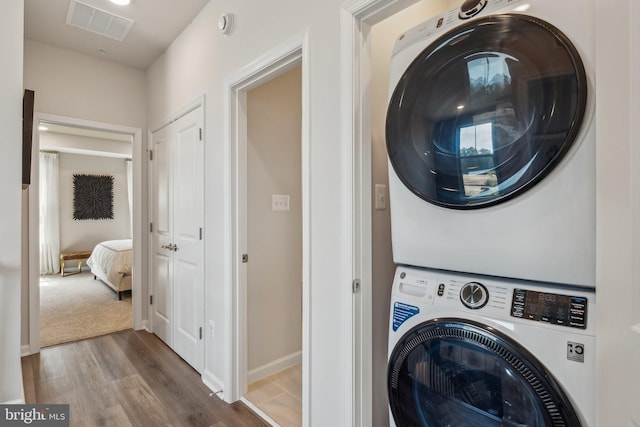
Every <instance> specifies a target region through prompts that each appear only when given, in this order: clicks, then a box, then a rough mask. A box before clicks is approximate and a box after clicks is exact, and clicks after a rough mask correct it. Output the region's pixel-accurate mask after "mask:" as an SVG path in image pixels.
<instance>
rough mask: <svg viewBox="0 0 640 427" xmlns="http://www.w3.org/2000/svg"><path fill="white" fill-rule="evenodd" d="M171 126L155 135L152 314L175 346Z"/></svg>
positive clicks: (156, 325) (157, 326)
mask: <svg viewBox="0 0 640 427" xmlns="http://www.w3.org/2000/svg"><path fill="white" fill-rule="evenodd" d="M169 131H170V128H169V126H167V127H164V128H162V129H160V130H159V131H157V132H155V133H154V134H153V136H152V142H151V146H152V153H153V157H152V158H153V163H152V179H151V204H152V221H151V223H152V231H151V233H152V238H151V274H150V277H151V283H152V287H153V288H152V300H151V317H152V323H153V332H154V333H155V334H156V335H157V336H158V337H160V339H161V340H163V341H164V342H165V343H167V345H168V346H170V347H172V346H173V325H172V320H173V283H172V281H173V257H172V251H171V250H170V246H169V245H170V243H171V241H172V239H173V209H172V207H173V192H172V180H171V179H170V178H171V157H172V156H171V142H170V138H169Z"/></svg>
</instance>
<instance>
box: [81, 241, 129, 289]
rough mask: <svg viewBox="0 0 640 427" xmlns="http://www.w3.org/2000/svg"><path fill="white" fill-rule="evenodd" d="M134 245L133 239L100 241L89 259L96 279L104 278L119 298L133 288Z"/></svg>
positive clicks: (88, 263)
mask: <svg viewBox="0 0 640 427" xmlns="http://www.w3.org/2000/svg"><path fill="white" fill-rule="evenodd" d="M132 263H133V246H132V241H131V239H125V240H107V241H104V242H100V243H98V244H97V245H96V247H95V248H94V249H93V251H92V252H91V256H90V257H89V259H87V265H88V266H89V268H91V273H93V278H94V280H95V279H96V278H98V279H100V280H102V281H103V282H104V283H105V284H107V285H108V286H109V287H110V288H111V289H113V290H114V291H115V292H116V294H117V296H118V299H119V300H121V299H122V293H123V292H124V291H128V290H130V289H131V266H132Z"/></svg>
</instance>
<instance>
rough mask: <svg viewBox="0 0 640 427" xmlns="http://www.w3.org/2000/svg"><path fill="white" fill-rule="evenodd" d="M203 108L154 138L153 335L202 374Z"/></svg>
mask: <svg viewBox="0 0 640 427" xmlns="http://www.w3.org/2000/svg"><path fill="white" fill-rule="evenodd" d="M202 125H203V111H202V107H199V108H197V109H196V110H193V111H191V112H190V113H188V114H186V115H184V116H182V117H180V118H179V119H177V120H176V121H174V122H172V123H171V124H169V125H167V126H166V127H165V128H163V129H161V130H159V131H157V132H155V133H154V134H153V141H152V147H153V160H152V169H153V173H152V181H153V182H152V210H153V225H152V234H153V238H152V241H153V242H152V270H153V271H152V278H153V283H152V286H153V291H152V295H153V302H152V305H151V312H152V319H153V331H154V333H155V334H156V335H158V337H160V338H161V339H162V340H163V341H164V342H165V343H167V345H169V346H170V347H171V348H172V349H173V350H174V351H175V352H176V353H178V354H179V355H180V356H181V357H182V358H183V359H184V360H186V361H187V362H188V363H189V364H191V365H192V366H193V367H194V368H195V369H196V370H198V371H201V370H202V366H203V360H204V345H203V335H202V333H203V332H202V331H203V325H204V303H203V301H204V240H203V233H204V230H203V224H204V204H203V200H204V191H203V187H204V185H203V184H204V168H203V162H204V147H203V142H202Z"/></svg>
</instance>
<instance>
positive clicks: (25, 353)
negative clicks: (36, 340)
mask: <svg viewBox="0 0 640 427" xmlns="http://www.w3.org/2000/svg"><path fill="white" fill-rule="evenodd" d="M30 354H31V346H30V345H28V344H27V345H23V346H22V347H20V355H21V356H23V357H24V356H29V355H30Z"/></svg>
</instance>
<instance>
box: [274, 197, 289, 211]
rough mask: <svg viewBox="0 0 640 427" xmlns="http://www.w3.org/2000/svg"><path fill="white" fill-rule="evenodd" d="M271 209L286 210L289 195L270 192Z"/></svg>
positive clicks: (287, 208)
mask: <svg viewBox="0 0 640 427" xmlns="http://www.w3.org/2000/svg"><path fill="white" fill-rule="evenodd" d="M271 210H272V211H288V210H289V195H288V194H272V195H271Z"/></svg>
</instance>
